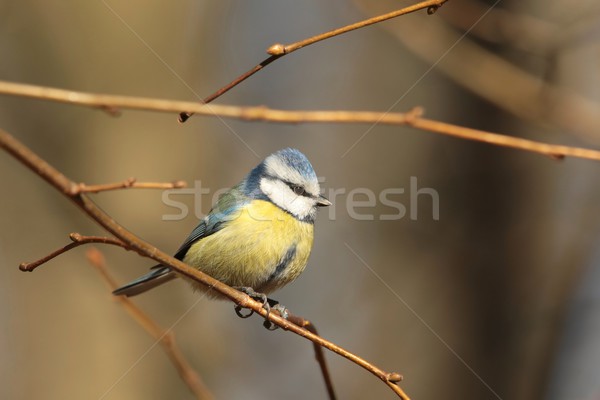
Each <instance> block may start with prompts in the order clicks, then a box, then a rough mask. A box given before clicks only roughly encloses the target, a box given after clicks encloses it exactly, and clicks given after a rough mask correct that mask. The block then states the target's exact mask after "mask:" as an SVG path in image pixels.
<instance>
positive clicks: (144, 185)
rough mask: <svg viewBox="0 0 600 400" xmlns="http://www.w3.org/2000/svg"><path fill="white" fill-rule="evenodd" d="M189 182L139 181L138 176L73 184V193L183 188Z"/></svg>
mask: <svg viewBox="0 0 600 400" xmlns="http://www.w3.org/2000/svg"><path fill="white" fill-rule="evenodd" d="M186 186H187V184H186V183H185V182H184V181H175V182H137V179H136V178H133V177H132V178H127V179H125V180H124V181H123V182H116V183H103V184H100V185H86V184H85V183H79V184H77V185H75V186H73V188H72V189H71V190H72V192H71V193H72V194H78V193H98V192H106V191H109V190H118V189H130V188H131V189H181V188H184V187H186Z"/></svg>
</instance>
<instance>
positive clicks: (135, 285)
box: [113, 265, 177, 297]
mask: <svg viewBox="0 0 600 400" xmlns="http://www.w3.org/2000/svg"><path fill="white" fill-rule="evenodd" d="M176 277H177V276H176V275H175V272H173V271H171V268H169V267H165V266H162V265H157V266H155V267H152V270H151V271H150V272H149V273H147V274H146V275H144V276H141V277H139V278H138V279H136V280H134V281H132V282H129V283H128V284H127V285H125V286H121V287H120V288H118V289H116V290H115V291H113V294H114V295H115V296H121V295H124V296H127V297H130V296H135V295H138V294H140V293H144V292H145V291H147V290H150V289H152V288H155V287H157V286H158V285H162V284H163V283H165V282H169V281H170V280H171V279H174V278H176Z"/></svg>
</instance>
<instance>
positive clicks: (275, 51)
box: [179, 0, 448, 122]
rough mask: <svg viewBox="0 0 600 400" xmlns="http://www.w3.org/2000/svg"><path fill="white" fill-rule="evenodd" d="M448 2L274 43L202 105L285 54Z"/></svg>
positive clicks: (431, 0)
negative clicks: (292, 40)
mask: <svg viewBox="0 0 600 400" xmlns="http://www.w3.org/2000/svg"><path fill="white" fill-rule="evenodd" d="M447 1H448V0H427V1H422V2H420V3H417V4H414V5H412V6H408V7H404V8H402V9H400V10H396V11H392V12H389V13H385V14H383V15H379V16H377V17H373V18H368V19H366V20H363V21H360V22H356V23H354V24H350V25H346V26H343V27H341V28H337V29H334V30H331V31H328V32H325V33H322V34H320V35H316V36H312V37H310V38H308V39H304V40H300V41H298V42H294V43H290V44H287V45H284V44H281V43H276V44H274V45H272V46H270V47H269V48H268V49H267V53H268V54H270V57H268V58H266V59H264V60H263V61H262V62H260V63H259V64H257V65H255V66H254V67H252V68H251V69H250V70H248V71H246V72H244V73H243V74H242V75H240V76H238V77H237V78H235V79H234V80H233V81H231V82H229V83H228V84H227V85H225V86H223V87H222V88H220V89H219V90H217V91H216V92H214V93H213V94H211V95H209V96H207V97H205V98H204V99H202V103H203V104H208V103H210V102H211V101H213V100H215V99H216V98H218V97H220V96H222V95H223V94H225V93H227V92H228V91H229V90H230V89H232V88H234V87H235V86H237V85H239V84H240V83H242V82H243V81H245V80H246V79H248V78H249V77H251V76H252V75H254V74H255V73H257V72H258V71H260V70H261V69H263V68H264V67H266V66H267V65H269V64H271V63H272V62H273V61H275V60H277V59H279V58H281V57H283V56H285V55H286V54H290V53H292V52H294V51H296V50H298V49H301V48H302V47H306V46H309V45H311V44H313V43H317V42H320V41H322V40H325V39H329V38H332V37H334V36H339V35H341V34H344V33H346V32H350V31H353V30H356V29H360V28H364V27H365V26H369V25H373V24H376V23H379V22H383V21H387V20H389V19H392V18H396V17H399V16H401V15H405V14H410V13H412V12H415V11H418V10H423V9H427V13H428V14H433V13H434V12H435V11H436V10H437V9H438V8H440V7H441V6H442V5H443V4H444V3H445V2H447ZM192 115H194V112H193V110H191V109H190V111H186V112H182V113H180V114H179V122H185V121H187V120H188V119H189V118H190V117H191V116H192Z"/></svg>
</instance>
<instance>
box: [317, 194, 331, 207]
mask: <svg viewBox="0 0 600 400" xmlns="http://www.w3.org/2000/svg"><path fill="white" fill-rule="evenodd" d="M330 205H331V202H330V201H329V200H327V197H325V196H323V195H319V196H318V197H317V207H327V206H330Z"/></svg>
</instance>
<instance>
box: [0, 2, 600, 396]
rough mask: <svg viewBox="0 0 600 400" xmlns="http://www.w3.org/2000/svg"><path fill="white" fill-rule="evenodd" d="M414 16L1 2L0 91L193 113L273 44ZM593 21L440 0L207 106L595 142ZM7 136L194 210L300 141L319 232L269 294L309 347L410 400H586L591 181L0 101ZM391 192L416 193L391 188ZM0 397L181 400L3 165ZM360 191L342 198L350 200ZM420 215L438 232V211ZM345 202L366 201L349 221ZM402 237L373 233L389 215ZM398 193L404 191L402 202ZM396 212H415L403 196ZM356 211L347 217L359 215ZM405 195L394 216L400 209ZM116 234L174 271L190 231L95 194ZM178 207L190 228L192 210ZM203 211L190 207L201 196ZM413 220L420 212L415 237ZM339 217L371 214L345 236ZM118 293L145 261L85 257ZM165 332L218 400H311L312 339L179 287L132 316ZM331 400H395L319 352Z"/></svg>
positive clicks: (593, 332)
mask: <svg viewBox="0 0 600 400" xmlns="http://www.w3.org/2000/svg"><path fill="white" fill-rule="evenodd" d="M408 4H411V3H410V2H408V1H394V2H392V1H387V0H383V1H378V2H368V1H366V0H359V1H337V0H334V1H328V2H322V1H315V0H307V1H302V2H299V1H291V0H285V1H281V0H279V1H274V0H271V1H252V2H248V1H229V0H224V1H219V2H209V1H203V0H194V1H190V0H175V1H170V2H157V1H153V2H142V1H128V2H116V1H111V0H106V1H104V0H100V1H86V2H81V1H67V2H39V1H32V0H26V1H19V2H15V1H4V2H0V54H1V57H0V60H1V61H0V79H2V80H8V81H14V82H24V83H30V84H39V85H45V86H54V87H60V88H66V89H73V90H81V91H90V92H100V93H110V94H123V95H135V96H151V97H159V98H169V99H179V100H192V101H193V100H197V99H198V96H199V97H203V96H206V95H208V94H210V93H212V92H213V91H215V90H216V89H218V88H219V87H221V86H222V85H224V84H225V83H227V82H229V81H230V80H231V79H233V78H234V77H236V76H238V75H239V74H241V73H242V72H244V71H246V70H248V69H249V68H250V67H252V66H253V65H255V64H257V63H258V62H260V61H261V60H262V59H264V58H265V56H266V55H265V49H266V48H267V47H269V46H270V45H271V44H273V43H276V42H281V43H290V42H294V41H297V40H300V39H304V38H306V37H309V36H312V35H315V34H318V33H321V32H324V31H327V30H330V29H333V28H336V27H339V26H342V25H346V24H349V23H352V22H355V21H358V20H360V19H364V18H366V17H368V16H374V15H378V14H380V13H384V12H388V11H392V10H394V9H397V8H400V7H403V6H406V5H408ZM599 39H600V3H598V2H597V1H592V0H582V1H579V2H577V5H576V6H574V5H573V3H572V2H566V1H564V0H550V1H548V0H546V1H541V0H528V1H514V0H504V1H500V2H492V1H476V0H450V1H448V3H446V5H445V6H444V7H442V8H441V9H440V10H438V12H436V13H435V14H434V15H432V16H428V15H427V13H426V12H425V11H421V12H419V13H417V14H411V15H408V16H404V17H400V18H398V19H394V20H391V21H388V22H385V23H383V24H380V25H377V26H372V27H369V28H365V29H361V30H358V31H354V32H351V33H348V34H346V35H343V36H341V37H336V38H334V39H331V40H328V41H325V42H322V43H319V44H316V45H313V46H310V47H307V48H305V49H302V50H299V51H298V52H295V53H293V54H290V55H288V56H286V57H284V58H282V59H280V60H279V61H277V62H276V63H274V64H272V65H270V66H268V67H267V68H266V69H265V70H263V71H261V72H259V73H258V74H256V75H255V76H254V77H252V78H251V79H249V80H248V81H247V82H245V83H243V84H241V85H240V86H238V87H236V88H235V89H234V90H232V91H231V92H230V93H228V94H226V95H225V96H223V97H222V98H220V99H218V100H217V103H221V104H236V105H267V106H269V107H273V108H282V109H300V110H306V109H310V110H313V109H314V110H319V109H350V110H372V111H388V110H389V111H397V112H402V111H407V110H409V109H411V108H412V107H414V106H423V107H424V108H425V110H426V116H427V117H429V118H433V119H437V120H441V121H445V122H450V123H454V124H459V125H463V126H467V127H473V128H479V129H484V130H490V131H494V132H500V133H506V134H510V135H514V136H519V137H524V138H529V139H533V140H539V141H544V142H549V143H557V144H565V145H575V146H584V147H591V148H599V147H600V133H599V132H600V129H599V128H600V108H599V106H598V105H599V104H600V78H599V75H598V71H599V70H600V69H599V68H600V45H599V43H600V41H599ZM0 121H1V127H2V128H3V129H5V130H6V131H8V132H10V133H11V134H13V135H14V136H15V137H17V138H18V139H19V140H22V141H23V142H24V143H25V144H26V145H27V146H29V147H31V148H32V149H33V150H34V151H36V152H37V153H38V154H39V155H41V156H42V157H43V158H45V159H46V160H47V161H49V162H50V163H51V164H52V165H54V166H55V167H57V168H58V169H59V170H61V171H62V172H64V173H65V174H66V175H67V176H69V177H70V178H71V179H73V180H75V181H80V182H86V183H88V184H95V183H106V182H116V181H121V180H123V179H125V178H127V177H130V176H134V177H136V178H138V179H139V180H140V181H173V180H178V179H182V180H185V181H187V182H188V184H190V186H193V184H194V182H195V181H200V182H201V185H202V187H205V188H208V189H210V191H211V192H210V194H207V195H204V196H203V197H202V198H201V205H200V207H199V210H200V212H201V213H206V212H208V211H209V209H210V202H211V198H212V195H213V194H214V192H215V191H216V190H218V189H221V188H227V187H230V186H232V185H234V184H236V183H237V182H238V181H239V180H241V179H242V177H243V176H244V175H245V174H246V172H247V171H249V170H250V169H251V168H252V167H254V166H255V165H256V164H257V163H258V162H260V160H261V159H262V158H264V157H265V156H267V155H268V154H270V153H271V152H273V151H275V150H278V149H280V148H283V147H287V146H292V147H297V148H299V149H300V150H301V151H303V152H304V153H305V154H306V155H307V156H308V157H309V159H310V160H311V161H312V163H313V166H314V167H315V169H316V171H317V174H318V175H319V176H321V177H322V178H323V179H324V183H323V189H324V193H326V194H330V195H331V193H332V191H333V190H335V191H336V193H338V194H337V195H336V196H335V198H334V199H332V200H334V203H335V205H334V207H332V208H331V209H330V210H322V211H321V212H320V215H319V218H318V220H317V223H316V239H315V246H314V250H313V254H312V256H311V259H310V262H309V266H308V268H307V270H306V271H305V273H304V274H303V275H302V276H301V277H300V279H298V280H297V281H296V282H295V283H294V284H292V285H290V286H288V287H286V288H284V289H282V290H281V291H279V292H277V294H276V295H275V296H274V297H275V298H277V299H278V300H280V301H281V302H282V303H283V304H285V305H286V306H287V307H289V308H290V309H291V310H292V311H293V312H294V313H296V314H298V315H302V316H305V317H307V318H309V319H311V320H312V321H314V322H315V323H316V325H317V326H318V328H319V329H320V333H321V334H322V335H323V336H324V337H326V338H328V339H331V340H332V341H334V342H336V343H337V344H339V345H341V346H343V347H345V348H347V349H349V350H351V351H354V352H356V353H357V354H358V355H360V356H362V357H364V358H366V359H367V360H369V361H372V362H373V363H375V364H376V365H378V366H380V367H382V368H384V369H386V370H388V371H397V372H400V373H402V374H403V375H404V377H405V380H404V382H403V383H402V387H403V388H404V389H405V390H406V392H407V393H408V394H409V395H410V396H411V397H412V398H413V399H432V398H453V399H454V398H457V399H458V398H461V399H499V398H503V399H598V398H599V396H600V379H598V378H600V373H599V372H598V371H600V339H599V338H600V332H599V331H600V296H599V295H598V290H597V289H596V288H597V287H598V285H599V284H600V268H599V262H600V252H599V251H598V244H599V243H600V231H599V228H600V213H598V210H597V207H598V204H599V203H600V185H598V177H599V176H600V174H599V172H600V164H598V163H597V162H592V161H586V160H579V159H566V160H564V161H562V162H559V161H556V160H552V159H549V158H546V157H543V156H540V155H536V154H530V153H525V152H521V151H517V150H511V149H505V148H499V147H494V146H489V145H485V144H481V143H475V142H469V141H464V140H459V139H455V138H449V137H444V136H439V135H435V134H433V133H427V132H419V131H415V130H413V129H409V128H406V127H391V126H379V125H375V126H369V125H334V124H301V125H295V126H292V125H278V124H269V123H260V122H254V123H250V122H243V121H235V120H226V121H223V120H219V119H217V118H207V117H193V118H192V119H191V120H190V121H188V122H187V123H186V124H179V123H178V122H177V118H176V115H170V114H159V113H151V112H139V111H125V112H124V113H123V114H122V115H121V116H120V117H118V118H114V117H110V116H108V115H107V114H105V113H103V112H101V111H97V110H92V109H87V108H83V107H76V106H70V105H64V104H57V103H51V102H44V101H38V100H28V99H22V98H16V97H7V96H2V97H0ZM411 178H412V179H413V180H416V182H418V187H411ZM0 182H1V183H0V185H1V187H2V188H3V190H2V197H1V198H2V200H1V203H0V204H1V207H0V266H1V268H0V326H1V327H2V328H1V329H0V354H1V355H2V356H1V357H0V397H1V398H6V399H100V398H102V399H164V398H178V399H191V398H192V395H191V394H190V393H189V392H188V389H187V388H186V386H185V385H184V384H183V383H182V382H181V381H180V379H179V377H178V375H177V373H176V371H175V370H174V368H173V367H172V365H171V364H170V363H169V361H168V359H167V357H166V356H165V355H164V354H163V352H162V351H161V349H160V347H159V346H154V340H153V339H152V338H151V337H150V336H149V335H148V334H147V333H146V332H145V331H143V330H142V329H141V328H140V327H139V326H138V325H137V324H136V323H135V322H134V321H133V320H132V319H131V318H130V317H129V316H128V315H127V314H126V313H125V312H124V311H123V309H121V307H120V306H119V305H118V304H117V303H116V302H115V301H114V300H113V299H112V298H111V295H110V293H109V291H108V290H107V288H106V286H105V283H104V282H103V280H102V279H101V278H100V276H99V275H98V273H97V272H96V271H95V270H94V269H93V268H92V267H91V266H90V265H89V264H88V262H87V261H86V258H85V249H84V248H79V249H76V250H74V251H71V252H69V253H67V254H65V255H63V256H61V257H59V258H57V259H55V260H53V261H51V262H49V263H48V264H46V265H44V266H42V267H40V268H39V269H38V270H37V271H35V272H34V273H30V274H25V273H23V272H20V271H19V270H18V268H17V266H18V264H19V263H20V262H22V261H33V260H35V259H37V258H40V257H42V256H44V255H46V254H47V253H49V252H50V251H52V250H54V249H55V248H58V247H61V246H63V245H65V244H66V243H67V242H68V241H69V240H68V234H69V233H70V232H79V233H82V234H87V235H93V234H100V235H101V234H103V233H104V232H103V231H102V230H101V229H100V228H99V227H98V226H96V225H95V224H94V223H92V222H91V221H90V220H89V219H88V218H87V217H86V216H85V215H83V214H82V213H81V212H80V211H79V210H78V209H76V208H75V207H74V206H73V205H72V204H70V203H69V202H68V201H66V200H65V199H64V198H63V197H62V196H61V195H60V194H59V193H57V192H56V191H55V190H54V189H52V188H51V187H49V186H48V185H47V184H45V183H44V182H43V181H42V180H41V179H40V178H39V177H37V176H35V175H34V174H33V173H31V172H30V171H28V170H26V169H25V168H24V167H23V166H22V165H20V164H19V163H17V162H16V161H15V160H14V159H12V158H11V157H10V156H8V155H7V154H0ZM360 188H362V189H360ZM423 188H425V189H432V190H433V191H435V193H436V194H437V196H438V200H439V219H436V218H435V215H434V213H433V209H434V207H435V204H436V202H435V200H434V199H433V197H432V196H431V195H428V194H427V193H431V191H429V192H426V191H421V192H417V190H418V189H423ZM355 189H360V190H364V189H368V190H369V191H372V193H374V194H375V196H376V198H375V202H374V203H375V204H374V205H373V206H368V207H361V208H356V209H349V208H348V206H347V205H348V202H349V201H350V202H352V201H353V200H361V201H362V200H368V197H367V196H366V195H356V198H354V195H352V196H350V195H349V193H350V192H351V191H353V190H355ZM386 189H394V190H396V192H394V193H395V194H393V195H390V196H389V199H391V200H393V201H395V202H397V203H400V204H402V205H403V206H404V207H405V208H406V211H407V213H406V215H405V216H404V217H403V218H396V219H386V218H382V216H386V215H390V214H394V213H396V212H397V208H394V207H392V206H390V204H389V202H388V203H387V204H386V203H385V202H382V201H380V199H379V197H378V196H379V194H380V193H381V192H382V191H384V190H386ZM399 189H403V190H404V192H401V191H400V190H399ZM416 194H418V196H417V197H416V199H417V202H416V203H415V202H414V201H411V198H413V197H414V196H416ZM361 196H362V197H361ZM411 196H412V197H411ZM93 198H94V200H95V201H97V202H98V204H100V205H101V206H102V208H103V209H104V210H106V211H107V212H108V213H110V214H111V215H112V216H113V217H114V218H115V219H116V220H117V221H119V222H120V223H122V224H123V225H124V226H125V227H127V228H128V229H130V230H131V231H132V232H134V233H136V234H138V235H139V236H141V237H142V238H144V239H145V240H148V241H149V242H151V243H152V244H154V245H156V246H158V247H159V248H161V249H163V250H165V251H166V252H174V251H175V250H176V249H177V248H178V247H179V245H180V243H181V242H182V241H183V239H184V238H185V237H186V236H187V235H188V233H189V232H190V231H191V229H192V228H193V227H194V226H195V225H196V223H197V217H196V216H195V215H194V214H193V213H190V215H188V216H187V218H185V219H182V220H179V221H170V220H165V218H164V216H165V215H169V214H173V213H176V212H177V210H176V209H174V208H173V207H169V206H168V205H167V204H165V203H164V202H163V194H162V193H161V191H158V190H126V191H125V190H124V191H117V192H108V193H102V194H98V195H94V196H93ZM172 198H173V199H177V200H178V201H181V202H183V203H184V204H186V205H188V206H189V207H190V209H193V208H194V204H195V199H194V197H193V196H190V195H185V194H182V195H172ZM196 200H197V199H196ZM411 212H412V213H413V214H412V215H415V216H416V217H415V218H411V217H410V216H411ZM356 214H359V215H363V216H364V215H366V216H368V217H369V218H368V219H359V218H356ZM101 250H102V251H103V252H104V254H105V256H106V258H107V263H108V264H109V267H110V270H111V272H112V273H113V274H114V275H115V277H116V278H117V279H118V280H119V282H121V283H124V282H126V281H128V280H130V279H132V278H134V277H136V276H138V275H140V274H142V273H144V272H145V271H146V270H147V269H148V268H149V267H150V266H151V265H152V262H150V261H148V260H146V259H143V258H140V257H138V256H137V255H136V254H134V253H130V252H125V251H123V250H121V249H117V248H108V247H102V248H101ZM135 302H136V303H137V304H138V305H139V306H140V307H142V309H144V310H145V311H147V312H148V313H149V314H150V315H151V316H152V317H153V318H154V319H156V321H157V322H158V323H159V324H161V325H162V326H163V327H165V328H167V327H172V328H173V330H174V332H175V335H176V337H177V339H178V341H179V343H180V345H181V347H182V350H183V352H184V354H185V355H186V357H187V358H188V359H189V361H190V363H191V364H192V365H193V367H194V368H195V369H196V370H197V371H198V372H199V373H200V374H201V376H202V377H203V379H204V380H205V382H206V384H207V385H208V387H209V388H210V390H211V391H212V392H213V394H214V395H215V397H216V398H218V399H265V398H269V399H276V398H286V399H305V398H326V392H325V389H324V385H323V383H322V379H321V376H320V373H319V370H318V367H317V364H316V363H315V362H314V359H313V358H314V357H313V353H312V347H311V345H310V343H308V342H307V341H305V340H303V339H301V338H299V337H297V336H295V335H293V334H289V333H285V332H282V331H281V330H279V331H276V332H268V331H266V330H265V329H264V328H262V321H261V320H260V319H259V318H258V317H253V318H251V319H248V320H242V319H239V318H238V317H237V316H235V314H234V312H233V306H232V305H231V304H229V303H227V302H211V301H208V300H200V301H198V299H197V296H195V295H194V293H193V292H192V291H191V290H189V288H188V287H187V286H186V284H185V283H184V282H173V283H170V284H168V285H165V286H163V287H161V288H159V289H156V290H154V291H152V292H149V293H147V294H145V295H143V296H140V297H137V298H135ZM327 357H328V361H329V363H330V367H331V372H332V376H333V379H334V382H335V384H336V387H337V391H338V395H339V397H340V398H343V399H363V398H390V399H391V398H394V395H393V394H392V393H391V392H390V391H389V389H388V388H387V387H386V386H385V385H384V384H382V383H381V382H380V381H378V380H377V379H376V378H374V377H373V376H372V375H370V374H368V373H366V372H365V371H363V370H362V369H360V368H359V367H357V366H356V365H354V364H351V363H350V362H348V361H346V360H344V359H341V358H339V357H337V356H334V355H333V354H331V353H328V354H327Z"/></svg>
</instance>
